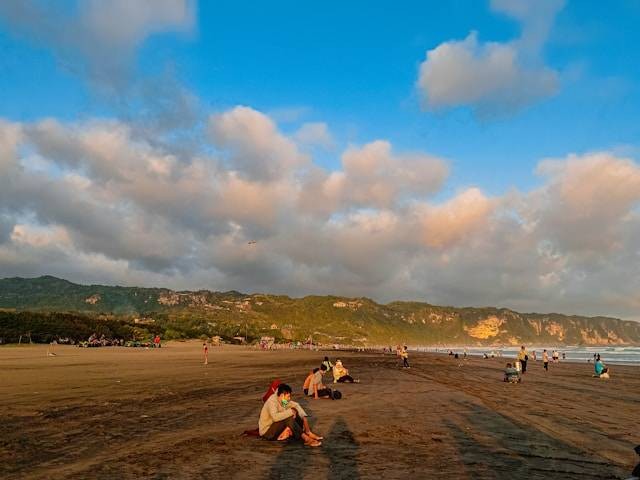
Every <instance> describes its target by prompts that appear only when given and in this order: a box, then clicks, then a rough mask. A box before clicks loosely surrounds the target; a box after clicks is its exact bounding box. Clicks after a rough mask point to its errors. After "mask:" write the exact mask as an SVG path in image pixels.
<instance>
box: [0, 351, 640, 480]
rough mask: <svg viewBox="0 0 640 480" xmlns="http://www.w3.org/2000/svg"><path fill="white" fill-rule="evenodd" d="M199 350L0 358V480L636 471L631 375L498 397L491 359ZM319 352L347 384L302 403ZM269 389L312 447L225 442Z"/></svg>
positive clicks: (551, 382) (617, 369)
mask: <svg viewBox="0 0 640 480" xmlns="http://www.w3.org/2000/svg"><path fill="white" fill-rule="evenodd" d="M200 349H201V344H200V343H199V342H186V343H172V344H169V345H168V346H166V347H165V348H162V349H159V350H145V349H126V348H96V349H80V348H75V347H71V346H58V347H57V353H58V355H57V356H56V357H47V356H46V347H45V346H23V347H14V346H10V347H3V348H0V365H1V370H0V392H1V394H0V477H1V478H4V479H18V478H20V479H22V478H34V479H35V478H37V479H40V478H41V479H45V478H56V479H58V478H65V479H67V478H68V479H83V478H104V479H107V478H109V479H110V478H118V479H120V478H149V479H163V478H176V479H191V478H239V479H241V478H270V479H277V478H310V479H311V478H313V479H318V478H331V479H341V478H344V479H354V478H356V479H357V478H385V479H396V478H397V479H401V478H402V479H407V478H455V479H467V478H468V479H565V480H566V479H617V478H626V477H628V474H629V472H630V471H631V469H632V468H633V466H634V465H635V462H636V460H637V457H636V456H635V454H634V452H633V447H634V446H635V445H636V444H638V443H640V435H639V434H638V429H637V424H638V419H640V397H639V392H640V369H639V368H637V367H627V366H614V368H613V373H612V378H611V380H609V381H602V380H598V379H594V378H592V377H591V373H592V368H593V366H592V365H591V364H587V363H585V364H575V363H574V364H569V363H561V364H558V365H551V368H550V371H549V372H548V373H545V372H544V371H543V368H542V362H540V361H538V362H529V372H528V373H527V374H526V375H525V377H524V381H523V383H522V384H518V385H510V384H506V383H503V382H502V381H501V380H502V369H503V367H504V363H505V362H506V361H507V360H506V359H481V358H473V359H469V360H467V361H462V360H455V359H453V358H449V357H447V356H442V355H436V354H420V355H418V354H413V355H411V357H410V361H411V364H412V368H411V369H410V370H402V369H400V368H398V366H397V361H396V359H395V357H394V356H390V355H386V356H385V355H382V354H373V353H345V352H340V353H339V354H337V355H336V354H335V353H333V352H322V351H320V352H308V351H270V352H262V351H256V350H250V349H245V348H242V347H220V348H213V349H211V353H210V359H209V362H210V363H209V365H207V366H205V365H202V359H201V352H200ZM325 354H328V355H330V356H331V357H332V359H335V358H337V357H339V358H341V359H342V360H343V362H344V363H345V365H346V366H347V367H348V368H349V369H350V370H351V373H352V374H353V375H354V376H355V377H358V378H360V380H361V382H362V383H361V384H356V385H340V386H339V387H338V388H339V389H340V390H341V391H342V393H343V395H344V397H343V399H342V400H339V401H331V400H317V401H315V400H307V399H304V398H303V396H302V392H301V388H302V387H301V385H302V382H303V380H304V377H305V375H306V373H307V372H308V371H309V370H310V369H311V368H312V367H314V366H317V365H318V364H319V363H320V361H321V360H322V358H323V356H324V355H325ZM604 360H605V362H606V358H605V359H604ZM274 378H281V379H282V380H283V381H285V382H287V383H289V384H290V385H291V386H292V387H293V388H294V393H295V396H294V398H295V399H297V400H299V401H300V402H301V403H302V404H303V405H304V407H305V409H307V411H308V413H310V414H311V415H312V418H311V423H312V425H313V426H314V430H315V431H317V432H318V433H320V434H321V435H324V436H325V440H324V444H323V445H322V447H320V448H316V449H311V448H305V447H302V446H301V445H297V444H281V443H276V442H267V441H263V440H260V439H256V438H248V437H243V436H241V433H242V432H243V431H244V430H245V429H251V428H255V427H256V423H257V418H258V414H259V412H260V408H261V405H262V401H261V396H262V394H263V393H264V391H265V390H266V387H267V386H268V384H269V383H270V381H271V380H273V379H274ZM328 381H329V379H328V378H327V382H328Z"/></svg>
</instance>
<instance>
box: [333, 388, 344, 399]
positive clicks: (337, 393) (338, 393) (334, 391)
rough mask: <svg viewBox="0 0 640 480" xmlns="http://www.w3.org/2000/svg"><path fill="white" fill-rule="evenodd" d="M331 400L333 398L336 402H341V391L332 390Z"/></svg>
mask: <svg viewBox="0 0 640 480" xmlns="http://www.w3.org/2000/svg"><path fill="white" fill-rule="evenodd" d="M331 398H333V399H334V400H340V399H341V398H342V393H340V390H332V391H331Z"/></svg>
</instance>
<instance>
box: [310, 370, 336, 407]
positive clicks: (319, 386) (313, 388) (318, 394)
mask: <svg viewBox="0 0 640 480" xmlns="http://www.w3.org/2000/svg"><path fill="white" fill-rule="evenodd" d="M326 371H327V367H326V365H320V370H318V371H317V372H316V371H315V369H314V372H315V373H314V374H313V376H312V377H311V380H310V381H309V390H308V391H307V395H308V396H310V397H313V398H315V399H316V400H317V399H318V398H330V399H333V396H332V394H331V389H329V388H327V387H326V386H325V385H324V384H323V383H322V376H323V375H324V374H325V372H326Z"/></svg>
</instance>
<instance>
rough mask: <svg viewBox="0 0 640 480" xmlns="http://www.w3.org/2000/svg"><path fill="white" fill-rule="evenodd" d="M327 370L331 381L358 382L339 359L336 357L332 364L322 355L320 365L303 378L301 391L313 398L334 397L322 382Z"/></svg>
mask: <svg viewBox="0 0 640 480" xmlns="http://www.w3.org/2000/svg"><path fill="white" fill-rule="evenodd" d="M327 372H332V374H333V383H359V382H360V381H359V380H357V379H354V378H353V377H352V376H351V375H349V370H347V368H346V367H345V366H344V365H343V364H342V361H341V360H339V359H338V360H336V363H335V364H333V363H332V362H331V360H329V357H324V360H323V361H322V363H321V364H320V366H319V367H317V368H314V369H313V370H311V371H310V372H309V374H308V375H307V378H305V380H304V384H303V385H302V391H303V392H304V394H305V395H307V396H309V397H313V398H315V399H319V398H330V399H335V395H334V392H333V391H332V390H331V389H330V388H328V387H327V386H326V385H325V384H324V383H322V377H323V376H324V374H325V373H327Z"/></svg>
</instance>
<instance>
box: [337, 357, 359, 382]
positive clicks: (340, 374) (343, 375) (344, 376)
mask: <svg viewBox="0 0 640 480" xmlns="http://www.w3.org/2000/svg"><path fill="white" fill-rule="evenodd" d="M354 382H356V380H354V379H353V377H352V376H351V375H349V370H347V369H346V368H345V367H344V365H342V361H341V360H337V361H336V364H335V366H334V367H333V383H354ZM356 383H357V382H356Z"/></svg>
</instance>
